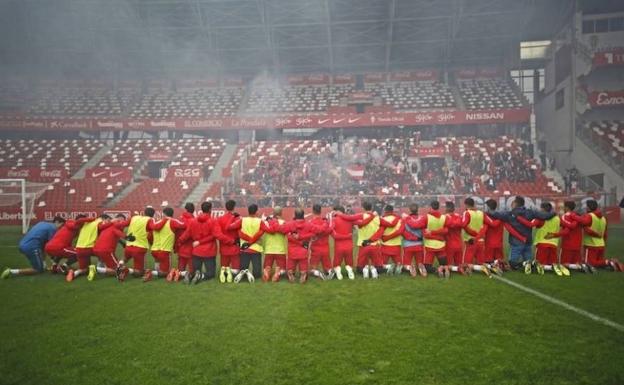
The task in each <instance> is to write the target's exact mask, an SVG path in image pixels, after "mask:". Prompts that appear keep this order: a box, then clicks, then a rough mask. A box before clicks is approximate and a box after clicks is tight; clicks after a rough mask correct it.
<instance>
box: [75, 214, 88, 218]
mask: <svg viewBox="0 0 624 385" xmlns="http://www.w3.org/2000/svg"><path fill="white" fill-rule="evenodd" d="M86 217H87V216H86V215H84V214H78V215H76V218H74V219H82V218H86Z"/></svg>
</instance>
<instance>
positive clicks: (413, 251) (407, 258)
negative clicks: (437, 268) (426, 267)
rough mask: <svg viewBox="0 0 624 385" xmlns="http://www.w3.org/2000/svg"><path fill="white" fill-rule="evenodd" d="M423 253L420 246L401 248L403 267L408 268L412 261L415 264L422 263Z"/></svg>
mask: <svg viewBox="0 0 624 385" xmlns="http://www.w3.org/2000/svg"><path fill="white" fill-rule="evenodd" d="M424 258H425V255H424V251H423V248H422V246H407V247H404V248H403V265H405V266H410V265H411V264H412V261H413V260H416V264H419V263H424Z"/></svg>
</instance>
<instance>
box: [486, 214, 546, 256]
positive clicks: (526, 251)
mask: <svg viewBox="0 0 624 385" xmlns="http://www.w3.org/2000/svg"><path fill="white" fill-rule="evenodd" d="M488 215H490V216H491V217H492V218H494V219H500V220H502V221H504V222H508V223H509V224H510V225H511V226H512V227H513V228H514V229H515V230H516V231H517V232H519V233H520V234H522V236H524V237H525V238H526V242H525V243H522V242H521V241H520V240H519V239H517V238H515V237H513V236H512V235H511V234H509V246H510V248H511V253H510V255H509V262H510V263H511V264H512V265H518V264H520V263H521V262H523V261H528V260H530V259H531V258H533V255H532V245H533V229H532V228H531V227H528V226H525V225H523V224H522V223H520V222H518V220H517V219H516V218H517V217H518V216H522V217H524V218H526V219H527V220H529V221H531V220H533V219H535V218H537V219H542V220H546V219H550V218H552V217H554V216H555V213H545V212H541V211H535V210H531V209H527V208H526V207H516V208H515V209H512V210H511V211H491V212H488Z"/></svg>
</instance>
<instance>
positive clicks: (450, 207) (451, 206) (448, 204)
mask: <svg viewBox="0 0 624 385" xmlns="http://www.w3.org/2000/svg"><path fill="white" fill-rule="evenodd" d="M444 206H445V207H446V208H447V209H448V210H451V211H453V210H455V203H453V202H451V201H446V202H445V203H444Z"/></svg>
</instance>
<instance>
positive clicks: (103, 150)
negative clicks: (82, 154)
mask: <svg viewBox="0 0 624 385" xmlns="http://www.w3.org/2000/svg"><path fill="white" fill-rule="evenodd" d="M110 149H111V146H109V145H106V146H103V147H102V148H100V149H99V150H98V152H96V153H95V155H93V156H92V157H91V158H90V159H89V161H88V162H87V163H85V164H83V165H82V167H80V169H79V170H78V171H76V173H75V174H74V175H73V176H72V177H71V179H83V178H84V177H85V176H86V171H87V170H88V169H90V168H92V167H96V166H97V164H98V163H100V160H101V159H102V158H103V157H104V156H106V154H107V153H108V151H109V150H110Z"/></svg>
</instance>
